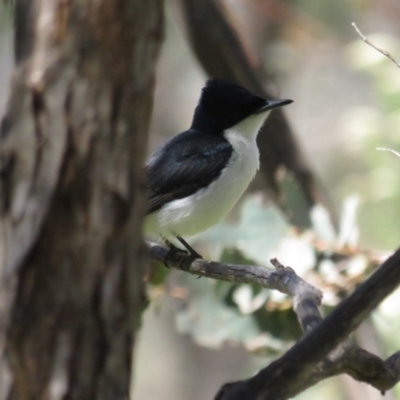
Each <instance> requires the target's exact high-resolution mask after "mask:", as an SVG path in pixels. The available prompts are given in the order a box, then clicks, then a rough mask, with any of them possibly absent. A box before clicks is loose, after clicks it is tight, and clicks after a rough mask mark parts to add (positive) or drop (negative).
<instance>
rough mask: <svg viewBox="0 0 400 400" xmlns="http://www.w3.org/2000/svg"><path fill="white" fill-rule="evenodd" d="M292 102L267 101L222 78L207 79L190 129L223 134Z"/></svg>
mask: <svg viewBox="0 0 400 400" xmlns="http://www.w3.org/2000/svg"><path fill="white" fill-rule="evenodd" d="M291 102H292V100H266V99H264V98H263V97H260V96H257V95H255V94H253V93H251V92H250V91H249V90H247V89H245V88H243V87H241V86H239V85H236V84H234V83H231V82H228V81H225V80H222V79H210V80H209V81H207V83H206V86H205V87H204V88H203V90H202V93H201V96H200V100H199V103H198V105H197V107H196V109H195V112H194V116H193V121H192V128H194V129H199V130H204V131H207V132H210V133H211V132H222V131H224V130H225V129H228V128H231V127H232V126H234V125H236V124H237V123H238V122H240V121H242V120H244V119H245V118H247V117H249V116H250V115H252V114H257V113H259V112H263V111H266V110H270V109H272V108H276V107H281V106H283V105H286V104H289V103H291Z"/></svg>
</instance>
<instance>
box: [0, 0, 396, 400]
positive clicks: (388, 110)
mask: <svg viewBox="0 0 400 400" xmlns="http://www.w3.org/2000/svg"><path fill="white" fill-rule="evenodd" d="M221 4H222V9H223V10H224V14H225V16H226V18H227V19H228V21H229V23H230V24H231V26H232V27H233V28H234V29H235V31H236V34H237V35H238V37H239V39H240V42H241V44H242V46H243V48H244V50H245V53H246V56H247V59H248V61H249V63H250V65H251V66H252V68H254V70H255V71H257V76H258V77H259V78H260V80H261V82H262V83H263V85H264V87H265V89H266V90H268V92H269V93H270V94H271V95H273V96H275V97H283V98H290V99H293V100H294V101H295V102H294V103H293V104H292V105H290V106H289V107H285V116H286V117H287V119H288V121H289V124H290V126H291V128H292V131H293V134H294V136H295V138H296V141H297V144H298V146H299V149H300V151H301V152H302V153H304V156H305V160H306V163H307V165H308V166H309V168H310V170H311V171H312V173H313V174H314V175H315V177H316V179H317V180H318V182H320V184H321V187H323V188H324V191H325V194H326V197H327V198H328V199H329V201H328V202H327V203H326V204H328V203H329V205H330V206H329V207H328V206H327V205H326V204H324V202H322V204H314V205H313V207H311V208H309V209H307V207H306V211H305V212H307V213H309V219H310V221H311V223H310V226H309V227H306V228H305V227H304V226H302V227H299V226H296V224H295V223H293V218H290V212H291V207H292V211H293V212H294V210H298V204H295V205H293V204H294V203H296V202H297V199H298V198H299V197H298V194H296V193H297V192H298V187H297V186H296V184H294V185H287V184H286V183H287V182H286V183H285V181H284V180H283V181H282V182H283V183H282V191H283V192H285V191H286V192H285V193H284V194H285V196H286V198H287V204H288V205H287V207H286V208H282V207H281V206H277V205H276V202H274V201H273V199H272V198H271V196H269V195H268V194H266V193H267V192H265V191H259V190H257V188H256V189H255V190H253V191H252V192H251V193H249V194H248V195H247V196H245V198H244V199H243V200H242V202H241V203H240V204H239V205H238V207H237V208H236V209H235V210H234V212H233V213H232V215H231V217H230V218H229V219H228V220H227V221H225V222H223V223H222V224H221V225H219V226H217V227H215V228H214V229H212V230H210V231H208V232H206V233H204V234H203V235H201V236H199V237H198V238H196V239H195V240H192V243H193V244H194V246H195V247H196V248H197V249H199V250H200V252H201V253H202V254H203V255H204V256H205V258H209V259H221V260H224V261H232V262H237V263H246V262H248V263H252V264H259V265H265V266H267V267H271V266H270V265H269V262H268V260H269V259H270V258H272V257H278V259H279V260H280V261H281V262H282V263H284V264H287V265H290V266H292V267H293V268H294V269H295V270H296V272H297V273H299V274H300V275H302V276H303V277H304V278H305V279H307V280H308V281H309V282H310V283H312V284H314V285H316V286H317V287H319V288H320V289H321V290H322V291H323V292H324V306H323V311H324V313H325V314H326V313H328V312H329V311H330V310H331V309H332V307H334V306H335V305H336V304H337V303H338V301H340V300H341V299H342V298H343V297H345V296H346V295H347V294H348V293H349V292H351V291H352V290H353V289H354V287H355V286H356V285H357V284H358V283H359V282H361V281H363V280H364V279H365V277H367V276H368V274H369V273H371V272H372V271H373V270H374V268H376V266H377V265H378V264H379V263H380V262H381V261H382V260H383V259H384V258H385V257H387V256H388V255H389V254H390V252H391V251H393V250H394V249H396V248H397V247H398V246H399V244H400V223H399V220H400V207H399V203H400V174H399V171H400V158H399V157H397V156H396V155H395V154H393V153H391V152H388V151H379V150H377V148H386V149H391V150H395V151H400V132H399V131H400V96H399V94H398V93H399V89H400V70H399V69H398V68H397V67H396V65H395V64H394V63H393V62H391V61H390V60H388V59H387V58H385V57H384V56H383V55H381V54H379V53H378V52H377V51H376V50H374V49H372V48H371V47H369V46H368V45H367V44H365V43H364V42H363V41H362V40H361V39H360V37H359V36H358V35H357V33H356V32H355V30H354V29H353V27H352V26H351V23H352V22H355V23H356V24H357V25H358V27H359V28H360V29H361V31H362V32H363V33H364V34H365V35H366V36H367V37H368V39H370V40H371V42H373V43H374V44H375V45H376V46H378V47H380V48H382V49H385V50H387V51H389V52H390V53H391V54H392V55H393V56H394V57H395V58H398V59H400V47H399V43H400V41H399V39H398V38H399V37H400V24H399V21H400V3H399V2H398V1H397V0H328V1H324V2H322V1H310V0H223V1H221ZM208 28H210V27H207V26H204V29H208ZM12 38H13V33H12V16H11V11H10V10H9V9H8V8H7V7H5V5H4V3H3V2H0V114H2V113H3V111H4V107H5V102H6V99H7V95H8V90H9V85H10V77H11V71H12V67H13V50H12ZM206 79H207V76H206V74H205V72H204V71H203V69H202V67H201V65H200V64H199V62H198V61H197V59H196V57H195V54H194V52H193V50H192V48H191V46H190V43H189V41H188V39H187V29H186V28H185V24H184V21H183V16H182V12H181V10H180V7H179V4H178V2H176V1H172V0H171V1H168V0H167V1H166V38H165V43H164V46H163V50H162V54H161V57H160V61H159V65H158V76H157V87H156V98H155V105H154V113H153V121H152V126H151V131H150V149H149V154H150V152H151V151H154V149H156V148H157V147H158V146H159V145H161V144H162V143H164V142H165V141H166V140H167V139H168V138H170V137H171V136H173V135H175V134H177V133H179V132H181V131H183V130H185V129H187V128H188V126H189V125H190V122H191V118H192V113H193V109H194V107H195V105H196V102H197V99H198V96H199V93H200V90H201V87H202V86H203V85H204V81H205V80H206ZM288 176H289V179H288V181H290V174H289V175H288ZM296 191H297V192H296ZM291 198H292V199H294V200H293V201H292V202H291V201H290V200H291ZM303 208H304V207H303ZM332 214H336V215H337V223H335V222H331V221H333V220H334V219H335V218H333V217H332ZM149 280H150V281H151V285H150V287H149V296H150V298H151V299H152V302H151V305H150V306H149V308H148V309H147V311H146V313H145V316H144V321H143V327H142V330H141V332H140V336H139V345H138V346H137V348H136V354H135V359H136V362H135V371H134V372H135V376H134V386H133V398H134V399H135V400H149V399H156V398H157V399H165V400H170V399H174V400H188V399H190V400H206V399H212V398H213V396H214V395H215V393H216V392H217V390H218V389H219V387H220V386H221V385H222V384H223V383H225V382H227V381H232V380H237V379H243V378H245V377H249V376H251V375H252V374H254V373H255V372H257V371H258V370H259V369H260V368H262V367H263V366H265V365H267V364H268V363H269V362H270V361H271V360H272V359H274V358H276V357H278V356H279V354H281V353H282V352H283V351H285V349H287V348H289V347H290V346H291V345H292V344H293V343H294V341H295V340H296V339H297V338H298V337H299V336H300V335H301V332H300V330H299V327H298V324H297V321H296V317H295V316H294V315H293V313H292V312H291V308H290V307H291V303H290V299H287V298H286V296H284V295H281V294H279V293H271V292H268V291H266V290H260V289H259V288H256V287H250V286H249V285H231V284H227V283H221V282H214V281H211V280H207V279H204V278H203V279H200V280H196V279H195V277H192V276H186V274H183V273H173V272H172V271H168V270H166V268H165V267H160V266H153V268H152V273H151V275H150V278H149ZM399 304H400V293H394V294H393V295H392V296H390V298H388V299H387V300H386V301H385V302H384V303H382V304H381V306H380V307H379V309H378V310H377V311H376V312H375V313H374V315H373V316H372V318H371V319H370V320H368V321H366V322H365V323H364V325H363V326H362V327H361V328H360V329H359V330H358V331H357V332H356V338H357V340H358V341H359V343H360V344H361V345H362V346H364V347H365V348H366V349H367V350H368V351H370V352H373V353H376V354H378V355H380V356H382V357H384V358H385V357H386V356H389V355H390V354H391V353H392V352H394V351H397V350H398V349H399V348H400V335H398V332H399V329H400V307H399ZM398 386H399V385H398ZM310 396H313V398H326V399H331V400H361V399H363V400H374V399H380V398H381V397H382V396H381V394H380V393H378V392H377V391H376V390H374V389H371V388H369V387H367V386H366V385H365V384H358V383H356V382H354V381H352V380H351V379H349V378H347V377H338V378H334V379H330V380H328V381H325V382H322V383H320V384H319V385H317V386H316V387H314V388H311V389H310V390H309V391H307V392H305V393H303V394H302V395H300V396H298V397H297V398H298V399H308V398H310ZM385 398H386V399H396V398H398V399H400V388H398V390H394V391H392V393H388V394H386V397H385Z"/></svg>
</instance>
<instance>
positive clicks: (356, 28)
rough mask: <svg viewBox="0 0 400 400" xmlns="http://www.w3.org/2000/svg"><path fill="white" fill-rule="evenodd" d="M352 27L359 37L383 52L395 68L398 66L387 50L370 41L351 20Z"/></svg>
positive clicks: (397, 62) (399, 65)
mask: <svg viewBox="0 0 400 400" xmlns="http://www.w3.org/2000/svg"><path fill="white" fill-rule="evenodd" d="M351 25H352V27H353V28H354V29H355V30H356V32H357V33H358V35H359V36H360V38H361V39H362V40H363V41H364V42H365V43H367V44H368V45H369V46H371V47H372V48H374V49H375V50H376V51H379V53H381V54H383V55H384V56H386V57H387V58H389V59H390V60H391V61H393V62H394V63H395V64H396V66H397V68H400V62H399V61H397V60H396V59H395V58H394V57H393V56H392V55H391V54H390V53H389V52H388V51H386V50H382V49H380V48H379V47H377V46H375V45H374V44H373V43H371V42H370V41H369V40H368V39H367V38H366V37H365V35H364V34H363V33H362V32H361V31H360V30H359V29H358V26H357V25H356V24H355V23H354V22H352V24H351Z"/></svg>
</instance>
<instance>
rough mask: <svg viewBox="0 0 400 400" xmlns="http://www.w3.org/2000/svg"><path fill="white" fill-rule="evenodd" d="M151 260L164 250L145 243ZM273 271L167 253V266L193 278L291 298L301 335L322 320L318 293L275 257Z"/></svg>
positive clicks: (163, 257) (164, 249)
mask: <svg viewBox="0 0 400 400" xmlns="http://www.w3.org/2000/svg"><path fill="white" fill-rule="evenodd" d="M147 246H148V248H149V255H150V257H151V258H152V259H155V260H159V261H164V259H165V256H166V255H167V253H168V249H166V248H165V247H162V246H159V245H158V244H156V243H152V242H147ZM271 263H272V265H274V267H275V268H276V271H273V270H271V269H268V268H265V267H260V266H255V265H237V264H225V263H220V262H215V261H206V260H203V259H197V260H194V261H192V260H190V256H189V255H187V254H185V253H183V252H182V253H176V254H172V255H171V254H170V255H169V256H168V266H169V267H171V268H175V269H178V270H183V271H186V272H189V273H191V274H193V275H197V276H204V277H208V278H214V279H219V280H223V281H228V282H235V283H251V284H256V285H260V286H262V287H264V288H266V289H274V290H278V291H280V292H282V293H286V294H288V295H289V296H292V297H293V309H294V311H295V313H296V314H297V317H298V319H299V322H300V325H301V326H302V328H303V330H304V331H305V332H308V331H310V330H311V329H312V328H314V327H315V326H316V325H318V323H319V322H320V321H321V320H322V317H321V314H320V313H319V310H318V306H319V305H320V304H321V299H322V292H321V291H320V290H319V289H316V288H315V287H314V286H312V285H310V284H309V283H308V282H306V281H305V280H304V279H302V278H300V277H299V276H298V275H297V274H296V272H295V271H294V270H293V269H292V268H290V267H284V266H283V265H282V264H281V263H280V262H279V261H278V260H277V259H276V258H274V259H272V260H271Z"/></svg>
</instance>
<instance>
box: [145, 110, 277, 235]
mask: <svg viewBox="0 0 400 400" xmlns="http://www.w3.org/2000/svg"><path fill="white" fill-rule="evenodd" d="M268 114H269V112H268V111H267V112H265V113H262V114H258V115H254V116H251V117H249V118H247V119H245V120H244V121H242V122H240V123H239V124H237V125H235V126H234V127H232V128H230V129H228V130H226V131H225V132H224V135H225V138H226V139H227V140H228V141H229V143H230V144H231V145H232V147H233V153H232V156H231V159H230V160H229V162H228V164H227V166H226V167H225V168H224V169H223V170H222V172H221V175H220V177H219V178H218V179H216V180H215V181H214V182H212V183H211V185H210V186H208V187H207V188H204V189H200V190H199V191H197V192H196V193H194V194H193V195H191V196H189V197H186V198H184V199H179V200H174V201H172V202H170V203H168V204H167V205H166V206H164V207H163V208H162V209H161V210H159V211H157V212H155V213H153V214H151V215H149V216H148V217H147V218H146V222H145V231H146V233H153V234H154V233H155V234H158V235H162V236H165V237H170V236H171V235H181V236H193V235H195V234H197V233H200V232H203V231H205V230H207V229H208V228H210V227H211V226H213V225H216V224H217V223H218V222H220V221H221V220H222V219H223V218H224V217H225V216H226V215H227V214H228V213H229V211H230V210H231V209H232V208H233V206H234V205H235V204H236V203H237V201H238V200H239V199H240V197H241V196H242V194H243V193H244V191H245V190H246V188H247V186H248V185H249V183H250V182H251V180H252V179H253V178H254V175H255V174H256V172H257V170H258V168H259V152H258V148H257V144H256V137H257V133H258V131H259V129H260V127H261V125H262V124H263V122H264V120H265V119H266V117H267V115H268Z"/></svg>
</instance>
